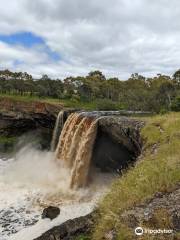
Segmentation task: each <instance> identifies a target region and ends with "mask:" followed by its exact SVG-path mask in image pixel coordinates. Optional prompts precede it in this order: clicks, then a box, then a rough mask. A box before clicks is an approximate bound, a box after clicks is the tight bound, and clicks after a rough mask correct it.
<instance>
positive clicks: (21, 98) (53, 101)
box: [0, 94, 96, 110]
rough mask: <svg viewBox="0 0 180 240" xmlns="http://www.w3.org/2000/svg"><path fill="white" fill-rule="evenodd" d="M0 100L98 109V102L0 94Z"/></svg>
mask: <svg viewBox="0 0 180 240" xmlns="http://www.w3.org/2000/svg"><path fill="white" fill-rule="evenodd" d="M0 98H10V99H11V100H14V101H24V102H33V101H38V102H46V103H51V104H62V105H63V106H64V107H67V108H79V109H85V110H94V109H96V102H79V101H76V100H71V99H63V100H62V99H55V98H39V97H37V96H32V97H31V96H20V95H7V94H0Z"/></svg>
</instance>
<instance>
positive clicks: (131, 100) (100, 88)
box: [0, 70, 180, 112]
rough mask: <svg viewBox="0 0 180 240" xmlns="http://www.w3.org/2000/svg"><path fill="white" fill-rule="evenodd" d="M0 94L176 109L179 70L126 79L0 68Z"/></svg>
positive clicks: (76, 103) (98, 106) (68, 102)
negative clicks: (36, 76) (36, 74)
mask: <svg viewBox="0 0 180 240" xmlns="http://www.w3.org/2000/svg"><path fill="white" fill-rule="evenodd" d="M0 94H7V95H13V96H18V95H20V96H24V97H25V98H27V99H28V98H29V97H30V98H31V100H32V99H33V98H36V99H37V98H40V99H42V98H45V100H47V98H48V101H52V99H55V100H53V101H56V102H57V101H62V102H64V104H65V105H67V106H70V107H85V108H86V109H100V110H101V109H102V110H106V109H107V110H108V109H111V110H112V109H119V108H120V109H121V108H123V109H128V110H143V111H153V112H164V111H169V110H175V111H179V110H180V70H178V71H176V72H175V73H174V75H173V77H170V76H165V75H160V74H158V75H157V76H155V77H151V78H150V77H149V78H145V77H144V76H142V75H139V74H137V73H135V74H132V75H131V77H130V78H129V79H128V80H127V81H121V80H119V79H118V78H109V79H106V77H105V76H104V75H103V74H102V72H100V71H93V72H90V73H89V74H88V76H86V77H81V76H78V77H68V78H66V79H64V80H60V79H51V78H50V77H48V76H47V75H43V76H42V77H41V78H40V79H33V78H32V76H31V75H29V74H27V73H22V72H19V73H17V72H10V71H8V70H4V71H3V70H2V71H0Z"/></svg>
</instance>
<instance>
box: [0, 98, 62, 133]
mask: <svg viewBox="0 0 180 240" xmlns="http://www.w3.org/2000/svg"><path fill="white" fill-rule="evenodd" d="M61 109H62V106H61V105H53V104H49V103H44V102H24V101H14V100H11V99H8V98H0V134H1V135H3V136H18V135H21V134H22V133H24V132H27V131H29V130H33V129H37V128H39V127H42V128H51V129H53V127H54V123H55V120H56V116H57V114H58V112H59V111H60V110H61Z"/></svg>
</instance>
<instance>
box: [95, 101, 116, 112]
mask: <svg viewBox="0 0 180 240" xmlns="http://www.w3.org/2000/svg"><path fill="white" fill-rule="evenodd" d="M96 108H97V110H102V111H106V110H107V111H108V110H118V106H117V104H116V103H115V102H113V101H111V100H109V99H99V100H97V102H96Z"/></svg>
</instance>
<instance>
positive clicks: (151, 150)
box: [93, 113, 180, 240]
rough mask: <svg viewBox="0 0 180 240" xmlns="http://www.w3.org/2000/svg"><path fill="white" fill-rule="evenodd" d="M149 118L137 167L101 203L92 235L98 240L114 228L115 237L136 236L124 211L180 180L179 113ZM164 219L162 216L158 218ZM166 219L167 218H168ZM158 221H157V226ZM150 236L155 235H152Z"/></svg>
mask: <svg viewBox="0 0 180 240" xmlns="http://www.w3.org/2000/svg"><path fill="white" fill-rule="evenodd" d="M146 122H147V124H146V126H145V127H144V128H143V129H142V136H143V138H144V140H145V142H144V152H143V155H142V156H141V159H140V160H139V161H138V162H137V164H136V166H135V167H133V168H132V169H130V170H129V171H128V172H127V173H124V174H123V176H122V177H120V178H119V179H118V180H117V181H115V182H114V184H113V185H112V188H111V190H110V192H109V193H108V194H107V196H106V197H105V198H104V199H103V201H102V202H101V203H100V205H99V214H98V216H97V223H96V225H95V229H94V235H93V239H95V240H101V239H105V238H104V236H105V235H106V234H107V233H108V232H110V231H112V230H113V231H115V232H116V236H117V238H115V239H118V240H133V239H135V235H134V230H133V231H132V229H130V228H129V227H128V226H127V225H126V224H125V222H124V221H123V219H122V217H121V216H122V213H123V212H124V211H126V210H127V209H131V208H133V207H134V206H136V205H139V204H142V203H144V202H145V201H146V200H147V199H150V198H152V197H153V196H154V194H155V193H157V192H168V191H170V190H172V189H173V188H174V187H175V186H176V184H177V183H179V181H180V174H179V173H180V161H179V156H180V114H179V113H170V114H166V115H163V116H155V117H151V118H147V119H146ZM161 219H162V217H161V216H159V218H158V221H161ZM165 220H166V221H168V219H167V218H165ZM158 224H159V223H158V222H156V223H155V225H154V226H153V227H154V229H157V228H158ZM168 224H169V223H166V226H167V225H168ZM141 226H142V227H143V225H141ZM169 228H171V227H170V225H169ZM148 237H149V238H148V239H154V238H153V236H151V237H150V236H148ZM145 239H147V235H146V236H145V235H144V237H143V236H141V240H145ZM155 239H157V236H155ZM160 239H164V238H160ZM169 239H171V238H169Z"/></svg>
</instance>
